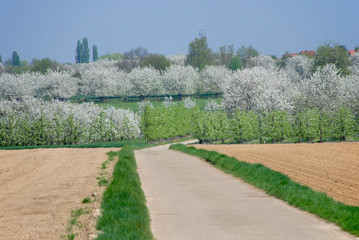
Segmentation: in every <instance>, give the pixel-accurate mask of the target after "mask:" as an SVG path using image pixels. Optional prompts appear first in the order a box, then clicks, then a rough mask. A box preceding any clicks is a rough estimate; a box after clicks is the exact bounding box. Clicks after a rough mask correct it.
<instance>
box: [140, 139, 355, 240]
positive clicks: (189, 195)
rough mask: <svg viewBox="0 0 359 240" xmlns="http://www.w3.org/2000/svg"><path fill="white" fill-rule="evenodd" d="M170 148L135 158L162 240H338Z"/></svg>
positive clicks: (316, 222)
mask: <svg viewBox="0 0 359 240" xmlns="http://www.w3.org/2000/svg"><path fill="white" fill-rule="evenodd" d="M167 149H168V145H164V146H159V147H154V148H148V149H143V150H139V151H136V152H135V155H136V160H137V164H138V173H139V175H140V178H141V182H142V187H143V190H144V192H145V195H146V198H147V206H148V208H149V211H150V216H151V229H152V232H153V234H154V236H155V239H157V240H177V239H178V240H191V239H194V240H202V239H203V240H210V239H215V240H226V239H233V240H234V239H236V240H237V239H240V240H261V239H263V240H269V239H270V240H271V239H276V240H277V239H278V240H279V239H283V240H299V239H302V240H311V239H325V240H334V239H335V240H339V239H359V238H355V237H353V236H351V235H349V234H347V233H345V232H343V231H341V230H340V229H339V228H338V227H336V226H334V225H333V224H329V223H326V222H324V221H323V220H320V219H318V218H317V217H315V216H312V215H311V214H308V213H305V212H302V211H300V210H298V209H296V208H294V207H291V206H289V205H288V204H286V203H284V202H283V201H281V200H278V199H275V198H273V197H270V196H267V195H266V194H265V193H264V192H262V191H261V190H258V189H255V188H254V187H252V186H250V185H249V184H246V183H244V182H242V181H241V180H239V179H236V178H234V177H232V176H230V175H227V174H225V173H223V172H221V171H220V170H218V169H216V168H214V167H213V166H211V165H210V164H208V163H205V162H203V161H201V160H200V159H198V158H196V157H192V156H189V155H186V154H183V153H179V152H175V151H171V150H167Z"/></svg>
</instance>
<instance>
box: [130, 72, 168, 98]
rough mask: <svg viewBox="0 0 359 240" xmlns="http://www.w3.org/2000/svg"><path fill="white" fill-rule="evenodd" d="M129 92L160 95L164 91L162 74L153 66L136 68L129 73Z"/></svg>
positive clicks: (136, 94) (142, 94)
mask: <svg viewBox="0 0 359 240" xmlns="http://www.w3.org/2000/svg"><path fill="white" fill-rule="evenodd" d="M127 82H128V84H129V94H130V95H134V96H140V97H141V100H144V98H145V96H149V95H159V94H161V93H162V92H163V90H162V81H161V74H160V72H159V71H158V70H156V69H154V68H152V67H144V68H135V69H133V70H132V71H131V72H130V73H128V74H127Z"/></svg>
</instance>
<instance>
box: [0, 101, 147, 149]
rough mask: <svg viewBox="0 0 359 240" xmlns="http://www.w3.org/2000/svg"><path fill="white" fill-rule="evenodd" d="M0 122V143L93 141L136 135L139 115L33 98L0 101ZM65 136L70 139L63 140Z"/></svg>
mask: <svg viewBox="0 0 359 240" xmlns="http://www.w3.org/2000/svg"><path fill="white" fill-rule="evenodd" d="M0 126H1V128H0V129H1V130H0V145H9V144H15V145H17V144H21V143H27V144H31V141H35V140H36V139H38V138H41V141H43V142H38V143H36V142H35V143H32V144H64V143H70V144H72V143H93V142H99V141H100V142H104V141H116V140H120V139H133V138H137V137H139V136H140V129H139V116H138V115H137V114H135V113H133V112H132V111H130V110H124V109H115V108H113V107H109V108H106V109H104V108H102V107H100V106H98V105H95V104H93V103H83V104H72V103H69V102H62V101H58V100H53V101H51V102H49V101H43V100H39V99H36V98H25V99H23V100H21V101H17V100H12V101H8V100H2V101H0ZM9 133H11V134H9ZM36 136H38V137H36ZM39 136H41V137H39ZM69 137H72V140H71V141H69V140H66V139H68V138H69ZM25 140H26V141H25ZM39 141H40V140H39Z"/></svg>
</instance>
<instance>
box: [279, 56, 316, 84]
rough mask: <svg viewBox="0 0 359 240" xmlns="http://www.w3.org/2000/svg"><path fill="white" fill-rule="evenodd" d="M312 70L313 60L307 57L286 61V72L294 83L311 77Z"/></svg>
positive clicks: (294, 57) (291, 58)
mask: <svg viewBox="0 0 359 240" xmlns="http://www.w3.org/2000/svg"><path fill="white" fill-rule="evenodd" d="M312 68H313V59H312V58H309V57H306V56H293V57H288V58H287V59H286V60H285V68H284V70H285V71H286V72H287V74H288V76H289V77H290V79H292V81H294V82H299V81H301V80H302V79H304V78H308V77H310V74H311V69H312Z"/></svg>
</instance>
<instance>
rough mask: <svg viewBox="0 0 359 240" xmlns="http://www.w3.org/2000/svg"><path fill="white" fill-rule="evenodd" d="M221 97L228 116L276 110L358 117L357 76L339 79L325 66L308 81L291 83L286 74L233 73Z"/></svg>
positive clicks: (263, 71) (257, 69) (256, 70)
mask: <svg viewBox="0 0 359 240" xmlns="http://www.w3.org/2000/svg"><path fill="white" fill-rule="evenodd" d="M223 97H224V99H223V106H224V107H225V109H226V110H227V112H230V113H234V112H236V110H237V109H241V110H252V111H255V112H263V111H267V112H271V111H274V110H276V109H279V110H283V111H286V112H287V113H290V114H292V115H293V114H294V115H295V114H297V113H298V112H300V111H302V110H303V109H306V108H315V109H320V110H321V111H334V112H335V111H338V110H339V108H340V107H345V108H348V109H350V110H351V111H352V112H353V113H354V114H358V113H359V75H355V74H352V75H349V76H342V75H341V73H340V71H339V70H338V69H336V68H335V66H334V65H326V66H324V67H322V68H319V69H318V70H317V71H316V72H315V73H313V74H312V75H311V76H310V77H308V78H303V79H301V80H300V81H293V80H292V79H291V78H290V77H288V74H286V72H283V71H274V70H269V69H266V68H261V67H255V68H251V69H244V70H242V71H237V72H235V73H234V74H233V75H232V77H231V79H230V81H228V82H227V85H226V86H225V87H224V94H223Z"/></svg>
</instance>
